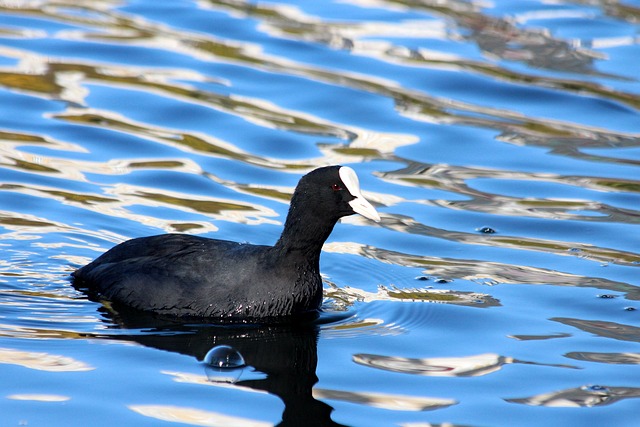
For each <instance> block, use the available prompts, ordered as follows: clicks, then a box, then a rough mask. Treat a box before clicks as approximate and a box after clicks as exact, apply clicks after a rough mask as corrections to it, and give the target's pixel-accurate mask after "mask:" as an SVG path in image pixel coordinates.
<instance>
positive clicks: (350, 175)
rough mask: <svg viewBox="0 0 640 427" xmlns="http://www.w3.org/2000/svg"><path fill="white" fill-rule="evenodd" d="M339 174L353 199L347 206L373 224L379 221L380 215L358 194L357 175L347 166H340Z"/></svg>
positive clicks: (358, 183) (358, 182)
mask: <svg viewBox="0 0 640 427" xmlns="http://www.w3.org/2000/svg"><path fill="white" fill-rule="evenodd" d="M338 173H339V174H340V179H341V180H342V182H343V183H344V185H345V186H346V187H347V190H349V193H351V195H352V196H353V197H355V199H353V200H352V201H350V202H349V206H351V209H353V211H354V212H355V213H359V214H360V215H362V216H363V217H365V218H369V219H371V220H373V221H375V222H379V221H380V215H378V212H376V209H375V208H374V207H373V206H372V205H371V203H369V201H368V200H367V199H365V198H364V196H363V195H362V193H361V192H360V181H359V180H358V175H356V172H355V171H354V170H353V169H351V168H350V167H348V166H342V167H341V168H340V170H339V171H338Z"/></svg>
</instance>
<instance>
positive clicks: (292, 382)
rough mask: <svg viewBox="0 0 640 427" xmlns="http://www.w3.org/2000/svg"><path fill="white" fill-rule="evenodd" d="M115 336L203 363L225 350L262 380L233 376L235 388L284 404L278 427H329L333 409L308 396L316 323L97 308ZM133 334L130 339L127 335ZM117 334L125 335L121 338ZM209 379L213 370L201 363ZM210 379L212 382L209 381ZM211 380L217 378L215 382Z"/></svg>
mask: <svg viewBox="0 0 640 427" xmlns="http://www.w3.org/2000/svg"><path fill="white" fill-rule="evenodd" d="M101 311H102V312H103V314H104V315H105V317H106V318H107V319H108V321H110V323H111V322H113V323H115V324H116V325H117V326H116V327H117V328H119V329H122V330H123V331H118V333H115V334H113V335H109V336H108V337H107V338H109V339H122V340H127V341H134V342H138V343H140V344H142V345H144V346H147V347H152V348H156V349H160V350H166V351H171V352H175V353H180V354H185V355H190V356H193V357H195V358H196V359H197V360H198V361H203V360H204V358H205V356H206V354H207V352H208V351H209V350H210V349H212V348H213V347H216V346H220V345H227V346H230V347H232V348H234V349H235V350H237V351H238V352H239V353H240V354H241V355H242V357H243V358H244V361H245V363H246V365H247V368H245V369H249V368H248V367H251V368H253V369H255V370H256V371H259V372H260V373H262V375H260V374H258V375H245V374H244V373H241V374H235V375H236V378H237V379H236V378H233V379H232V382H234V384H235V385H237V386H241V387H250V388H252V389H255V390H261V391H266V392H268V393H270V394H273V395H275V396H278V397H279V398H280V399H281V400H282V401H283V402H284V407H285V408H284V411H283V414H282V421H281V422H280V423H279V424H277V425H278V426H281V427H285V426H301V425H304V426H309V427H312V426H333V427H340V426H342V424H338V423H336V422H334V421H333V420H332V419H331V412H332V411H333V408H332V407H331V406H329V405H327V404H326V403H324V402H321V401H319V400H316V399H315V398H314V397H313V395H312V390H313V386H314V384H316V382H317V381H318V377H317V376H316V366H317V362H318V354H317V340H318V333H319V323H320V322H319V321H306V322H297V323H291V324H289V323H287V324H280V325H246V324H232V325H218V324H213V325H212V324H198V323H183V322H179V321H177V320H176V319H167V318H160V317H156V316H153V315H150V314H146V313H142V312H138V311H135V310H131V309H127V308H122V307H118V308H117V309H115V308H114V307H111V306H109V308H108V309H107V308H105V307H103V308H101ZM127 330H129V331H131V334H129V333H126V331H127ZM121 332H125V333H124V334H123V333H121ZM203 371H208V372H206V373H207V374H210V371H211V367H210V366H208V365H205V364H203ZM209 378H210V380H211V377H210V376H209ZM213 381H215V379H213Z"/></svg>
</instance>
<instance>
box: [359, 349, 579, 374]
mask: <svg viewBox="0 0 640 427" xmlns="http://www.w3.org/2000/svg"><path fill="white" fill-rule="evenodd" d="M353 361H354V362H356V363H359V364H361V365H365V366H370V367H372V368H378V369H384V370H387V371H393V372H402V373H405V374H414V375H426V376H436V377H440V376H442V377H476V376H481V375H487V374H490V373H493V372H496V371H499V370H500V369H501V368H502V366H504V365H507V364H511V363H525V364H528V365H539V366H556V367H563V368H575V367H574V366H568V365H547V364H544V363H535V362H524V361H520V360H516V359H514V358H512V357H504V356H500V355H497V354H491V353H487V354H478V355H475V356H467V357H444V358H432V359H410V358H406V357H393V356H380V355H375V354H355V355H354V356H353Z"/></svg>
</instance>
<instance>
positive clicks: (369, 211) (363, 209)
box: [349, 194, 380, 222]
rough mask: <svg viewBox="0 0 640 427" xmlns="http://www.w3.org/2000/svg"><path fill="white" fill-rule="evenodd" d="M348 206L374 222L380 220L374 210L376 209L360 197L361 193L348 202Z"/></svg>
mask: <svg viewBox="0 0 640 427" xmlns="http://www.w3.org/2000/svg"><path fill="white" fill-rule="evenodd" d="M349 206H351V209H353V211H354V212H355V213H359V214H360V215H362V216H363V217H365V218H369V219H370V220H373V221H375V222H380V215H378V212H376V209H375V208H374V207H373V206H372V205H371V203H369V201H368V200H367V199H365V198H364V197H362V194H359V195H357V196H356V198H355V199H353V200H352V201H350V202H349Z"/></svg>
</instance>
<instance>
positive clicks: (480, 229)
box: [476, 226, 496, 234]
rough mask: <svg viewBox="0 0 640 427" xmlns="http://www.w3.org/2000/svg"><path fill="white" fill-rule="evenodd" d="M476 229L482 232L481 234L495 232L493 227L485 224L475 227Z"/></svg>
mask: <svg viewBox="0 0 640 427" xmlns="http://www.w3.org/2000/svg"><path fill="white" fill-rule="evenodd" d="M476 231H479V232H480V233H483V234H494V233H495V232H496V230H495V229H493V228H491V227H487V226H485V227H480V228H476Z"/></svg>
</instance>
